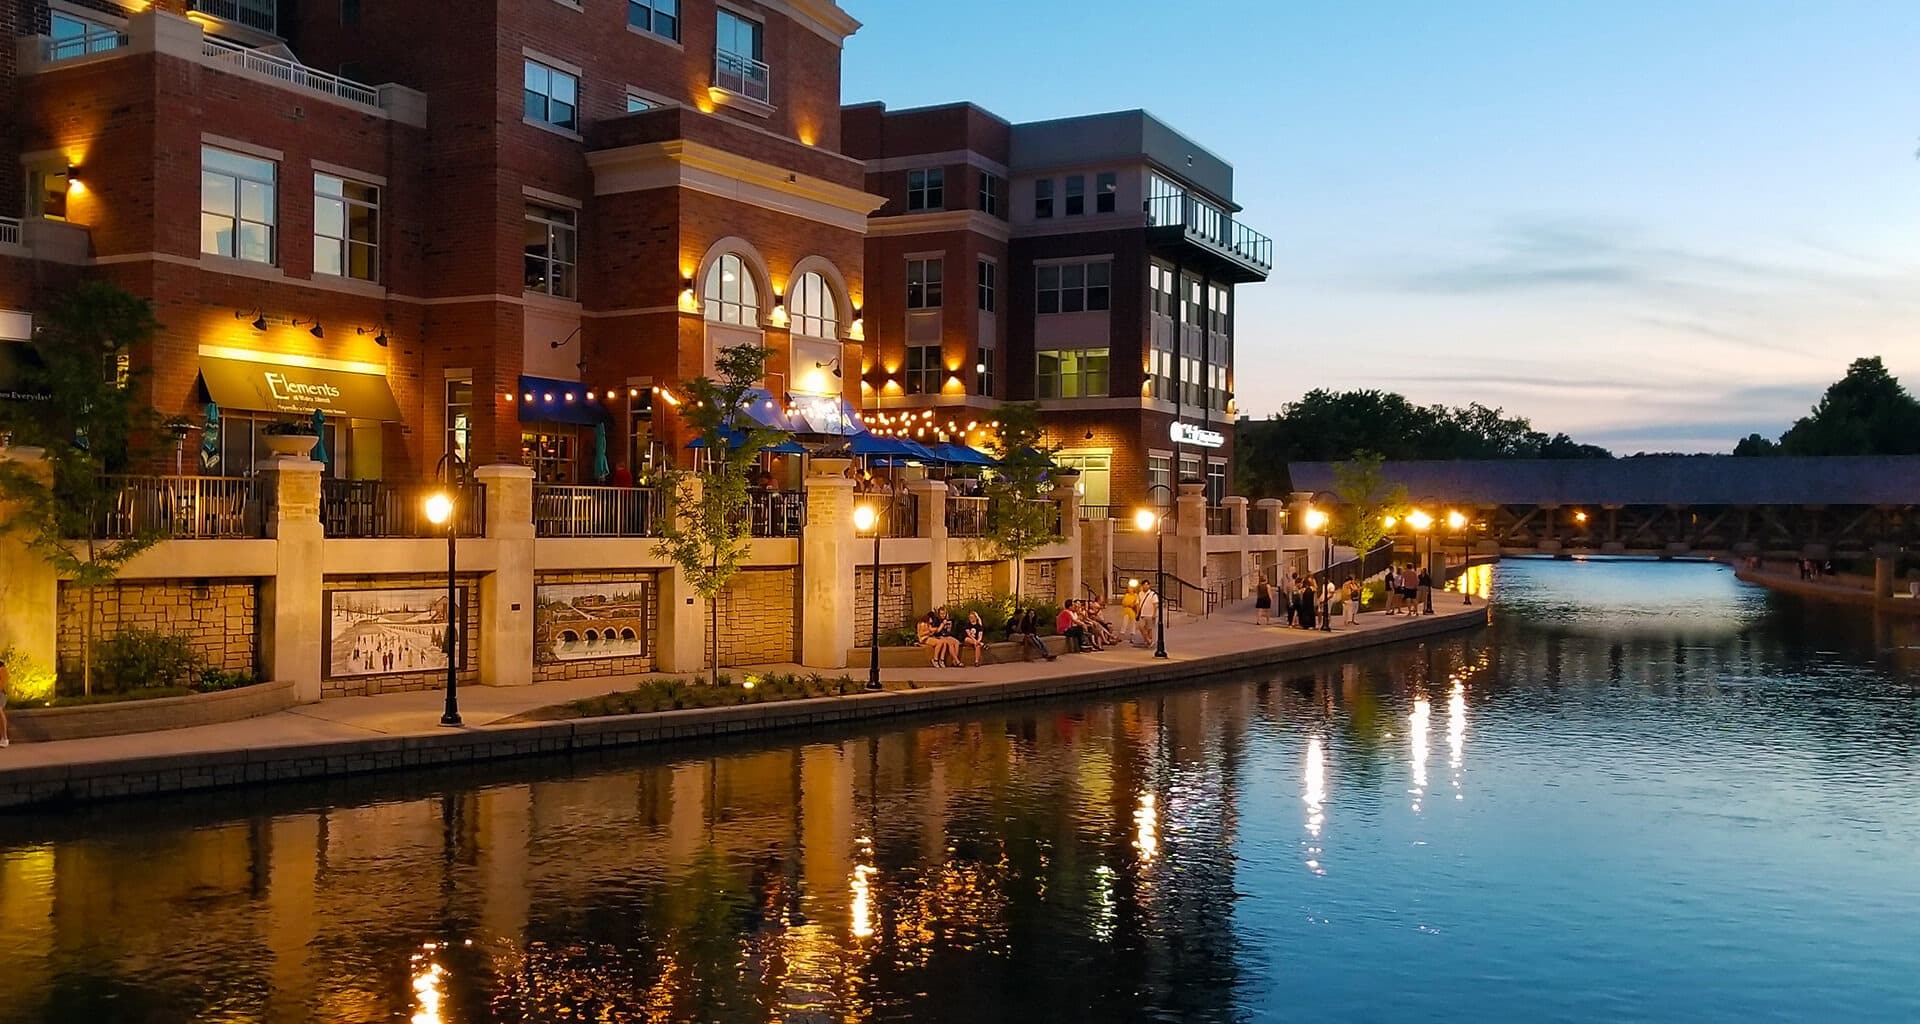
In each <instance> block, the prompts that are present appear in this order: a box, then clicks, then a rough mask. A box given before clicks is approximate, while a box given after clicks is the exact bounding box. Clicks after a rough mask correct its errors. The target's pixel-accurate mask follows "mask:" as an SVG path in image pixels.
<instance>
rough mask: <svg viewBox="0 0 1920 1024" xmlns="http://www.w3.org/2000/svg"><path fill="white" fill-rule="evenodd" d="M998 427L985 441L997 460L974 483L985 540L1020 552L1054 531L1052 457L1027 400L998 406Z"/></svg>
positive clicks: (1016, 556)
mask: <svg viewBox="0 0 1920 1024" xmlns="http://www.w3.org/2000/svg"><path fill="white" fill-rule="evenodd" d="M998 415H999V417H1000V430H999V433H998V434H997V435H995V437H994V440H993V442H992V443H991V445H990V447H991V448H992V449H993V453H994V457H995V458H997V459H999V460H1000V465H999V466H998V467H996V468H995V469H994V472H993V476H992V477H991V478H990V479H988V480H987V481H986V482H985V483H984V484H983V485H982V486H981V488H980V491H981V493H982V494H984V495H985V496H986V499H987V524H986V532H985V540H986V541H987V543H988V544H990V545H992V546H993V549H994V551H995V552H996V553H997V554H998V555H999V556H1000V557H1001V558H1005V559H1008V560H1011V561H1018V560H1020V559H1024V558H1026V557H1027V556H1028V555H1029V554H1032V553H1033V552H1034V551H1036V550H1038V549H1039V548H1040V547H1041V546H1042V545H1045V544H1047V543H1049V542H1051V541H1053V540H1054V539H1055V538H1057V537H1058V536H1059V534H1060V530H1059V526H1060V522H1059V513H1058V506H1056V505H1054V504H1053V502H1052V501H1050V500H1048V499H1050V498H1051V497H1052V494H1051V493H1050V492H1051V490H1052V486H1053V473H1054V466H1053V457H1054V455H1055V454H1056V453H1057V452H1058V451H1059V448H1058V447H1057V446H1055V447H1049V446H1048V445H1047V443H1046V438H1045V432H1044V431H1042V430H1041V428H1040V410H1039V409H1038V408H1037V407H1036V406H1033V405H1030V404H1020V403H1015V404H1010V405H1003V406H1001V407H1000V410H999V413H998ZM1025 575H1026V571H1025V569H1024V568H1016V570H1015V574H1014V578H1013V596H1014V600H1015V602H1016V603H1017V602H1018V601H1019V598H1020V581H1021V578H1022V577H1024V576H1025Z"/></svg>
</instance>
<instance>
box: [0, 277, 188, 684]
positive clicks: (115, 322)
mask: <svg viewBox="0 0 1920 1024" xmlns="http://www.w3.org/2000/svg"><path fill="white" fill-rule="evenodd" d="M159 326H160V325H159V323H158V322H157V321H155V320H154V316H153V307H152V306H151V305H150V304H149V303H148V302H147V301H146V300H144V299H141V298H138V297H136V296H134V295H131V294H129V293H127V292H125V291H123V290H121V289H120V288H118V287H115V286H114V285H111V284H107V283H104V282H90V283H86V284H82V285H80V286H78V287H76V288H74V289H73V290H72V291H71V292H69V293H67V294H66V295H65V296H63V297H61V298H60V299H58V300H57V301H55V302H54V303H53V305H52V307H51V308H49V309H48V310H47V313H46V315H45V316H44V317H43V318H42V322H41V324H40V328H39V330H38V331H37V332H36V333H35V335H34V339H33V352H34V355H35V356H36V357H37V358H36V359H35V360H34V362H33V364H30V365H29V366H27V367H26V368H25V370H24V373H23V376H24V377H25V378H26V380H25V383H26V385H27V386H26V388H25V389H24V390H26V391H28V392H29V393H33V394H41V395H46V396H48V398H47V400H45V401H21V402H11V403H0V432H5V433H8V434H11V435H12V437H13V443H14V444H17V445H27V446H33V447H38V448H42V449H44V450H45V451H46V464H47V470H48V472H47V473H46V474H45V475H42V474H39V473H36V472H34V471H32V470H29V469H27V468H26V467H24V466H22V465H21V464H19V463H15V462H8V463H4V464H0V496H4V497H5V498H6V499H7V500H8V501H9V502H11V503H12V504H13V509H14V511H13V515H12V517H10V518H9V519H8V520H7V521H6V522H5V523H0V529H6V530H9V531H12V532H14V533H17V534H19V535H20V536H21V537H23V538H24V539H25V541H26V544H27V546H28V548H29V549H31V550H32V551H33V552H34V553H36V554H38V555H39V556H40V557H41V558H42V559H44V560H45V561H46V562H47V564H48V565H49V566H51V567H52V568H53V569H54V571H55V572H57V573H59V574H60V575H61V576H62V577H65V578H67V579H69V580H70V581H71V582H72V585H73V586H76V587H79V588H80V589H81V590H82V591H83V592H85V596H86V616H85V621H84V623H83V626H82V634H81V645H80V682H81V689H82V692H83V693H86V694H92V692H93V647H94V628H95V627H94V609H93V605H94V601H93V590H94V589H95V588H96V587H100V586H104V585H106V584H108V583H111V582H113V581H114V580H115V579H117V578H118V577H119V575H120V571H121V570H122V569H123V568H125V567H126V564H127V563H128V562H130V561H132V560H133V559H134V558H135V557H137V556H138V555H139V554H140V553H141V552H143V551H145V550H147V549H148V548H150V547H152V546H153V545H154V543H155V542H157V541H158V540H159V539H160V537H159V535H158V534H157V533H153V532H135V533H133V534H132V535H131V536H127V537H122V538H119V539H115V540H105V539H102V538H101V537H100V536H99V534H100V533H102V532H103V531H102V529H101V527H102V526H104V525H105V523H106V520H107V518H108V515H109V513H111V512H112V511H113V509H114V506H115V502H116V501H117V500H118V498H119V494H120V486H119V485H118V484H117V483H115V482H113V481H110V480H108V479H106V475H107V474H113V473H124V472H126V470H127V468H128V467H129V466H131V465H134V464H136V463H137V462H138V461H140V460H141V459H142V458H143V457H144V456H145V455H146V448H145V446H146V445H147V444H148V443H149V442H150V441H151V440H152V438H153V436H154V432H155V431H156V430H157V428H158V424H159V417H158V416H157V415H156V414H155V413H154V411H153V409H152V407H151V406H150V405H149V404H148V403H147V402H146V401H145V400H144V399H142V398H141V397H140V395H139V389H138V384H139V375H138V374H136V373H134V372H133V371H132V370H131V369H130V367H131V363H132V354H133V352H134V350H135V349H136V348H138V347H140V346H142V345H145V344H146V343H147V341H148V340H149V339H151V338H152V337H153V333H154V332H155V331H156V330H158V329H159ZM136 525H137V524H136Z"/></svg>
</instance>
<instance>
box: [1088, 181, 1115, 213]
mask: <svg viewBox="0 0 1920 1024" xmlns="http://www.w3.org/2000/svg"><path fill="white" fill-rule="evenodd" d="M1119 195H1120V176H1119V175H1117V174H1115V173H1114V172H1112V171H1101V172H1100V173H1099V174H1096V175H1094V176H1093V212H1095V213H1112V212H1113V211H1114V209H1115V207H1116V206H1117V205H1118V203H1119Z"/></svg>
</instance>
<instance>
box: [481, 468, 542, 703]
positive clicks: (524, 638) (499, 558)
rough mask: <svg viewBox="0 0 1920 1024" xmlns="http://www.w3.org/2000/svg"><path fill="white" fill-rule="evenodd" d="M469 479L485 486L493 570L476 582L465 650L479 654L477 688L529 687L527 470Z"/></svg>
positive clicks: (488, 471)
mask: <svg viewBox="0 0 1920 1024" xmlns="http://www.w3.org/2000/svg"><path fill="white" fill-rule="evenodd" d="M473 475H474V478H475V479H477V480H479V481H480V485H481V486H483V487H485V488H486V495H487V524H486V529H487V539H488V540H489V541H492V542H493V550H494V563H493V571H492V572H490V573H487V574H486V575H485V576H482V577H481V578H480V635H479V636H477V637H474V638H473V640H472V641H469V646H470V647H472V648H474V649H475V650H477V651H478V652H479V654H480V683H481V685H483V686H529V685H532V683H533V570H534V565H533V549H534V540H533V470H532V469H530V468H528V467H526V466H506V465H501V466H481V467H480V468H479V469H476V470H474V472H473ZM474 641H477V643H475V642H474Z"/></svg>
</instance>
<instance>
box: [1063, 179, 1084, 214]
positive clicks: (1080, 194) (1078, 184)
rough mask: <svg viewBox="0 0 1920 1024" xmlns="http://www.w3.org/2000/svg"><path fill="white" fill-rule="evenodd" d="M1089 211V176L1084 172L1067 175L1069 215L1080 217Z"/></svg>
mask: <svg viewBox="0 0 1920 1024" xmlns="http://www.w3.org/2000/svg"><path fill="white" fill-rule="evenodd" d="M1086 212H1087V178H1086V175H1084V174H1069V175H1067V214H1066V215H1067V216H1069V217H1078V216H1080V215H1081V214H1083V213H1086Z"/></svg>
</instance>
